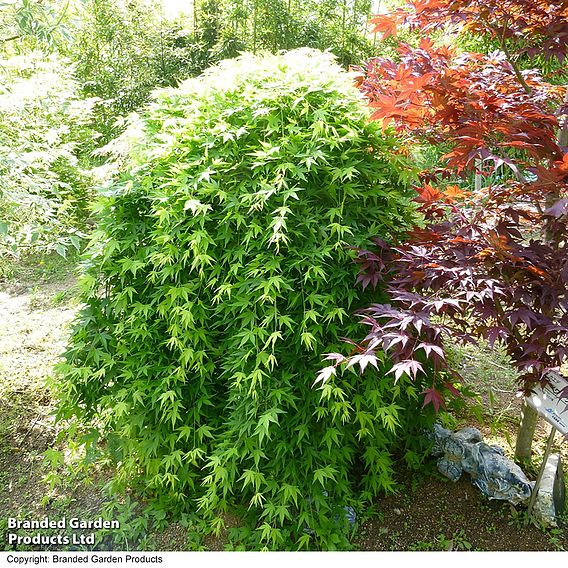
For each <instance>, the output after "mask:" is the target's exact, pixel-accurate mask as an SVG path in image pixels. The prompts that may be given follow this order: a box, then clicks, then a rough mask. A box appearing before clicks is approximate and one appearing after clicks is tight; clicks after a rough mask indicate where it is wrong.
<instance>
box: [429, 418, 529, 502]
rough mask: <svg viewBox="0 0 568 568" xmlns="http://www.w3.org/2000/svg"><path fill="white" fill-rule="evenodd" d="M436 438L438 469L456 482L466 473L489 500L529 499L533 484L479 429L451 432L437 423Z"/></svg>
mask: <svg viewBox="0 0 568 568" xmlns="http://www.w3.org/2000/svg"><path fill="white" fill-rule="evenodd" d="M430 437H431V439H432V440H433V441H434V446H433V448H432V455H433V456H435V457H437V458H438V462H437V466H438V471H439V472H440V473H441V474H442V475H445V476H446V477H448V478H449V479H451V480H452V481H457V480H458V479H459V478H460V477H461V475H462V473H463V472H465V473H468V474H469V475H470V476H471V482H472V483H473V485H474V486H475V487H477V488H478V489H479V490H480V491H481V492H482V493H483V494H484V495H486V496H487V497H488V498H489V499H500V500H504V501H509V503H512V504H513V505H518V504H519V503H525V502H527V501H528V500H529V498H530V495H531V491H532V485H533V484H532V483H531V482H530V481H529V480H528V479H527V477H526V476H525V474H524V473H523V471H522V469H521V468H520V467H519V466H518V465H517V464H515V462H513V461H512V460H510V459H509V458H507V457H506V456H505V452H504V450H503V449H502V448H501V447H499V446H495V445H493V446H490V445H489V444H486V443H485V442H483V436H482V434H481V432H480V431H479V430H477V429H476V428H463V429H462V430H460V431H459V432H455V433H453V432H451V431H450V430H447V429H446V428H443V427H442V426H441V425H440V424H436V425H435V427H434V432H433V433H432V434H431V435H430Z"/></svg>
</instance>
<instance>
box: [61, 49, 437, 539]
mask: <svg viewBox="0 0 568 568" xmlns="http://www.w3.org/2000/svg"><path fill="white" fill-rule="evenodd" d="M352 84H353V81H352V77H351V76H350V75H349V74H348V73H346V72H345V71H343V70H341V68H340V67H339V66H338V65H336V64H335V63H334V61H333V58H332V56H331V55H329V54H323V53H321V52H318V51H312V50H305V49H304V50H298V51H292V52H289V53H287V54H284V55H279V56H272V55H263V56H258V57H255V56H252V55H243V56H242V57H240V58H238V59H236V60H231V61H225V62H222V63H221V64H219V65H218V66H217V67H215V68H212V69H210V70H209V71H207V72H206V73H205V74H204V75H202V76H200V77H198V78H196V79H191V80H189V81H188V82H185V83H184V84H182V86H181V87H180V88H179V89H167V90H161V91H159V92H157V93H156V95H155V102H154V103H153V104H151V105H150V106H149V107H148V108H147V109H146V110H145V112H144V113H143V114H142V115H141V116H140V117H139V118H137V119H135V120H133V121H132V124H131V126H130V128H129V130H128V131H127V132H126V134H125V135H124V141H126V142H127V145H128V152H127V157H126V159H125V160H124V163H123V164H122V166H121V171H122V174H121V175H120V177H119V178H118V179H117V180H116V182H115V183H114V184H113V185H112V186H111V187H109V188H108V190H107V191H106V194H105V195H104V196H102V197H101V199H100V201H99V202H98V205H97V210H98V212H99V217H100V221H99V227H98V230H97V231H96V233H95V235H94V237H93V240H92V244H91V246H90V248H89V251H88V254H87V257H86V263H87V268H86V273H85V275H84V279H83V284H84V290H85V292H84V302H85V308H84V309H83V311H82V314H81V316H80V319H79V321H78V322H77V325H76V329H75V331H74V333H73V336H72V339H71V344H70V348H69V350H68V352H67V354H66V363H65V364H64V365H62V378H61V392H62V396H63V400H62V403H61V409H60V413H61V416H63V417H69V416H71V415H77V416H79V417H80V418H82V419H83V420H85V419H91V420H92V421H93V424H97V425H98V430H99V435H100V439H104V440H106V445H105V447H107V448H108V450H109V451H110V453H111V455H112V456H113V458H114V459H115V462H116V475H117V478H116V479H117V481H119V482H120V483H124V484H128V485H129V486H131V487H135V488H137V490H138V491H141V492H143V493H144V494H145V495H146V496H147V497H149V498H153V499H154V502H158V503H161V504H162V505H163V506H164V507H167V508H168V509H169V510H170V511H172V512H173V511H178V510H192V509H193V510H197V511H199V512H201V514H202V515H203V516H204V518H206V519H209V521H210V522H211V526H212V527H213V528H217V529H219V528H220V527H221V524H222V514H223V512H225V511H227V510H232V511H237V513H238V514H239V515H240V517H241V518H242V519H243V521H245V522H246V523H247V527H248V530H249V531H250V535H249V536H250V537H251V539H252V541H254V540H255V539H256V542H257V543H258V545H259V546H267V547H270V548H287V547H313V546H323V547H325V548H333V547H340V546H345V543H346V541H345V540H344V537H343V535H344V529H345V528H348V527H347V524H348V523H347V520H348V516H349V515H347V511H346V510H345V507H346V506H349V505H353V504H354V503H356V502H357V501H358V500H361V499H371V498H372V497H373V496H374V495H376V494H377V493H379V492H381V491H388V490H391V489H392V488H393V487H394V482H393V459H394V458H393V452H394V451H395V449H396V448H397V447H400V448H402V453H401V455H405V456H406V458H407V460H409V461H412V460H413V459H416V457H417V454H416V453H414V444H413V443H412V440H413V436H416V439H418V438H419V434H420V431H421V428H422V427H423V426H424V425H425V424H426V423H428V422H429V421H430V420H431V416H430V415H429V414H424V413H419V412H418V411H417V409H418V408H419V406H420V404H421V402H419V401H418V399H419V398H420V397H419V393H420V390H421V388H422V386H421V385H420V383H419V381H417V382H415V383H412V382H410V380H408V381H406V382H405V379H404V377H403V378H401V379H400V380H399V381H398V383H396V384H395V385H394V386H393V384H392V380H391V378H390V375H389V376H387V377H385V374H386V372H387V371H388V367H385V368H384V369H383V368H381V365H377V372H375V373H368V374H365V375H364V376H363V377H358V376H356V375H355V374H354V373H350V372H345V373H344V374H343V375H341V376H337V377H331V378H329V380H326V381H323V382H324V383H325V384H324V386H323V387H320V385H321V383H322V382H319V383H318V382H316V384H315V385H314V382H315V379H316V376H317V371H318V370H319V369H320V367H321V358H322V356H323V355H324V354H325V353H328V352H331V351H337V350H338V349H339V348H340V347H341V345H342V341H341V338H340V336H339V330H341V334H342V335H343V334H345V333H346V326H347V327H348V328H349V326H350V325H351V326H353V325H355V324H350V323H349V321H350V319H349V317H348V316H349V314H351V313H352V312H353V311H355V310H356V309H358V308H359V307H361V306H364V305H365V302H367V301H368V298H366V297H365V292H364V291H363V290H362V289H361V288H360V287H358V286H357V285H356V283H355V281H356V277H357V270H358V269H357V266H356V265H355V264H354V263H353V262H352V260H353V258H354V257H355V255H356V251H355V250H354V248H352V247H362V246H363V245H365V244H366V243H368V241H369V239H370V238H371V237H375V236H377V235H382V236H383V238H386V239H396V238H397V235H399V234H400V233H401V231H403V230H404V229H405V228H407V227H408V226H409V224H410V223H412V222H415V220H416V219H415V212H414V208H413V205H412V203H411V199H412V197H413V195H412V192H411V191H410V190H409V189H408V182H409V180H410V178H412V177H413V176H414V174H413V172H412V170H411V169H410V168H409V166H408V165H407V162H406V159H405V157H404V151H403V149H401V148H399V146H398V142H397V139H396V138H395V137H394V136H393V134H392V133H391V132H390V131H388V130H387V131H385V132H383V131H382V130H381V128H380V126H377V123H376V122H370V121H369V120H368V111H367V110H366V109H365V107H364V105H363V104H362V102H361V101H360V98H359V97H360V95H358V93H357V91H356V89H355V88H354V87H353V86H352ZM122 147H123V149H124V144H122ZM349 329H350V328H349ZM349 329H348V330H347V333H349ZM320 378H321V377H320ZM326 379H328V377H326ZM405 452H406V453H405Z"/></svg>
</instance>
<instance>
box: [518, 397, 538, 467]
mask: <svg viewBox="0 0 568 568" xmlns="http://www.w3.org/2000/svg"><path fill="white" fill-rule="evenodd" d="M537 420H538V412H537V411H536V410H535V409H534V408H533V407H532V406H529V405H528V404H527V403H526V401H523V407H522V409H521V423H520V425H519V432H518V433H517V445H516V446H515V459H516V460H517V461H519V462H525V463H526V462H530V461H531V455H532V442H533V438H534V432H535V429H536V423H537Z"/></svg>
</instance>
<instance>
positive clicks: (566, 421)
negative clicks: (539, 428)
mask: <svg viewBox="0 0 568 568" xmlns="http://www.w3.org/2000/svg"><path fill="white" fill-rule="evenodd" d="M546 378H547V379H548V383H547V385H546V386H545V387H542V386H541V385H537V386H535V387H534V388H533V392H532V394H531V395H530V396H529V397H527V403H528V404H529V405H530V406H532V407H533V408H534V409H535V410H536V411H537V412H538V413H539V414H540V415H541V416H542V417H543V418H544V419H545V420H546V421H547V422H549V423H550V424H552V426H554V427H555V428H556V429H557V430H558V431H559V432H561V433H562V434H563V435H564V437H565V439H567V437H568V380H566V379H565V378H564V377H563V376H562V375H559V374H558V373H556V372H554V371H549V372H548V373H547V374H546Z"/></svg>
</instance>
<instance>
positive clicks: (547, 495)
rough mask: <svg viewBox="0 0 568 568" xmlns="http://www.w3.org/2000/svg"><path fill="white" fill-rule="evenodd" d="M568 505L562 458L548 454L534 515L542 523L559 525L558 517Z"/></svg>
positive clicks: (551, 525)
mask: <svg viewBox="0 0 568 568" xmlns="http://www.w3.org/2000/svg"><path fill="white" fill-rule="evenodd" d="M565 507H566V489H565V486H564V472H563V467H562V460H561V459H560V456H559V455H558V454H551V455H550V456H548V460H547V461H546V465H545V468H544V473H543V475H542V480H541V482H540V487H539V490H538V494H537V496H536V501H535V504H534V509H533V515H534V517H535V519H536V520H537V521H538V522H539V523H540V524H542V525H545V526H548V527H557V526H558V517H560V515H562V514H563V513H564V510H565Z"/></svg>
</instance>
